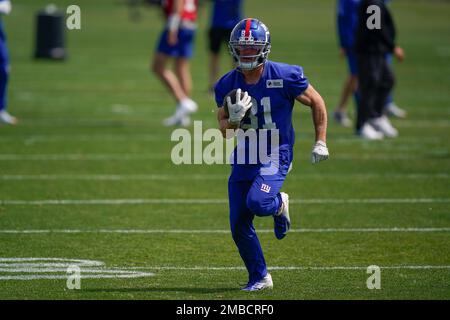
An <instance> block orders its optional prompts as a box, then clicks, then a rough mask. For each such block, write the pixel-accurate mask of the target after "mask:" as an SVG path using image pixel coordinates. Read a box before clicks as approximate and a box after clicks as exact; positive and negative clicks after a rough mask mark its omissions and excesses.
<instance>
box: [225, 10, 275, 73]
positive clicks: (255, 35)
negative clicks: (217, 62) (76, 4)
mask: <svg viewBox="0 0 450 320" xmlns="http://www.w3.org/2000/svg"><path fill="white" fill-rule="evenodd" d="M228 48H229V49H230V53H231V55H232V56H233V59H234V61H235V62H236V63H237V66H238V68H240V69H242V70H252V69H255V68H257V67H259V66H260V65H262V64H263V63H264V62H265V61H266V59H267V56H268V55H269V52H270V32H269V29H268V28H267V27H266V25H265V24H264V23H262V22H261V21H259V20H257V19H252V18H248V19H244V20H241V21H239V22H238V24H237V25H236V26H235V27H234V28H233V31H231V34H230V41H229V44H228Z"/></svg>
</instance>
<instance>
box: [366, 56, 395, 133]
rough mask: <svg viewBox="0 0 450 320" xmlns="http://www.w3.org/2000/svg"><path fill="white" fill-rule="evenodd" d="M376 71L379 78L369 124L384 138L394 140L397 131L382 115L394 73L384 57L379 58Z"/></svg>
mask: <svg viewBox="0 0 450 320" xmlns="http://www.w3.org/2000/svg"><path fill="white" fill-rule="evenodd" d="M378 70H379V77H378V81H377V82H378V83H377V87H376V88H377V90H376V95H375V102H374V113H373V115H372V119H371V124H372V126H373V127H375V129H377V130H378V131H380V132H382V133H383V134H384V135H385V136H386V137H390V138H394V137H397V136H398V131H397V129H395V128H394V127H393V126H392V124H391V122H390V121H389V119H388V118H387V117H386V116H385V115H384V106H385V102H386V100H387V97H388V96H389V94H390V93H391V91H392V88H393V86H394V83H395V79H394V73H393V72H392V70H391V68H390V66H389V64H388V63H387V61H386V60H385V59H384V57H380V63H379V67H378Z"/></svg>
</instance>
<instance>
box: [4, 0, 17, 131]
mask: <svg viewBox="0 0 450 320" xmlns="http://www.w3.org/2000/svg"><path fill="white" fill-rule="evenodd" d="M10 12H11V2H10V1H9V0H0V122H3V123H6V124H16V123H17V119H16V118H15V117H13V116H12V115H10V114H9V113H8V112H7V111H6V92H7V85H8V77H9V57H8V47H7V45H6V36H5V32H4V30H3V23H2V20H1V19H2V18H1V15H4V14H9V13H10Z"/></svg>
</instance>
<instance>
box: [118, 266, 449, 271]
mask: <svg viewBox="0 0 450 320" xmlns="http://www.w3.org/2000/svg"><path fill="white" fill-rule="evenodd" d="M367 267H368V266H272V267H270V266H269V267H267V269H268V270H319V271H320V270H325V271H328V270H367ZM379 267H380V269H388V270H389V269H391V270H398V269H410V270H435V269H450V265H449V266H446V265H443V266H432V265H425V266H406V265H405V266H401V265H400V266H379ZM127 269H132V270H175V271H180V270H186V271H231V270H246V268H245V267H243V266H239V267H237V266H231V267H222V266H221V267H202V266H194V267H177V266H154V267H151V266H150V267H128V268H127Z"/></svg>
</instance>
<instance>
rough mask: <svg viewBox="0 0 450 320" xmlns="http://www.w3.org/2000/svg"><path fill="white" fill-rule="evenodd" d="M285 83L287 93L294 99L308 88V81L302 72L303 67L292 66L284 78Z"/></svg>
mask: <svg viewBox="0 0 450 320" xmlns="http://www.w3.org/2000/svg"><path fill="white" fill-rule="evenodd" d="M284 81H285V82H286V84H287V88H286V89H287V93H288V95H289V97H290V98H292V99H295V98H297V97H298V96H299V95H301V94H302V93H303V92H304V91H305V90H306V88H308V85H309V81H308V78H306V76H305V74H304V73H303V68H302V67H299V66H292V68H291V70H290V71H289V72H288V73H287V76H286V78H285V80H284Z"/></svg>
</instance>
